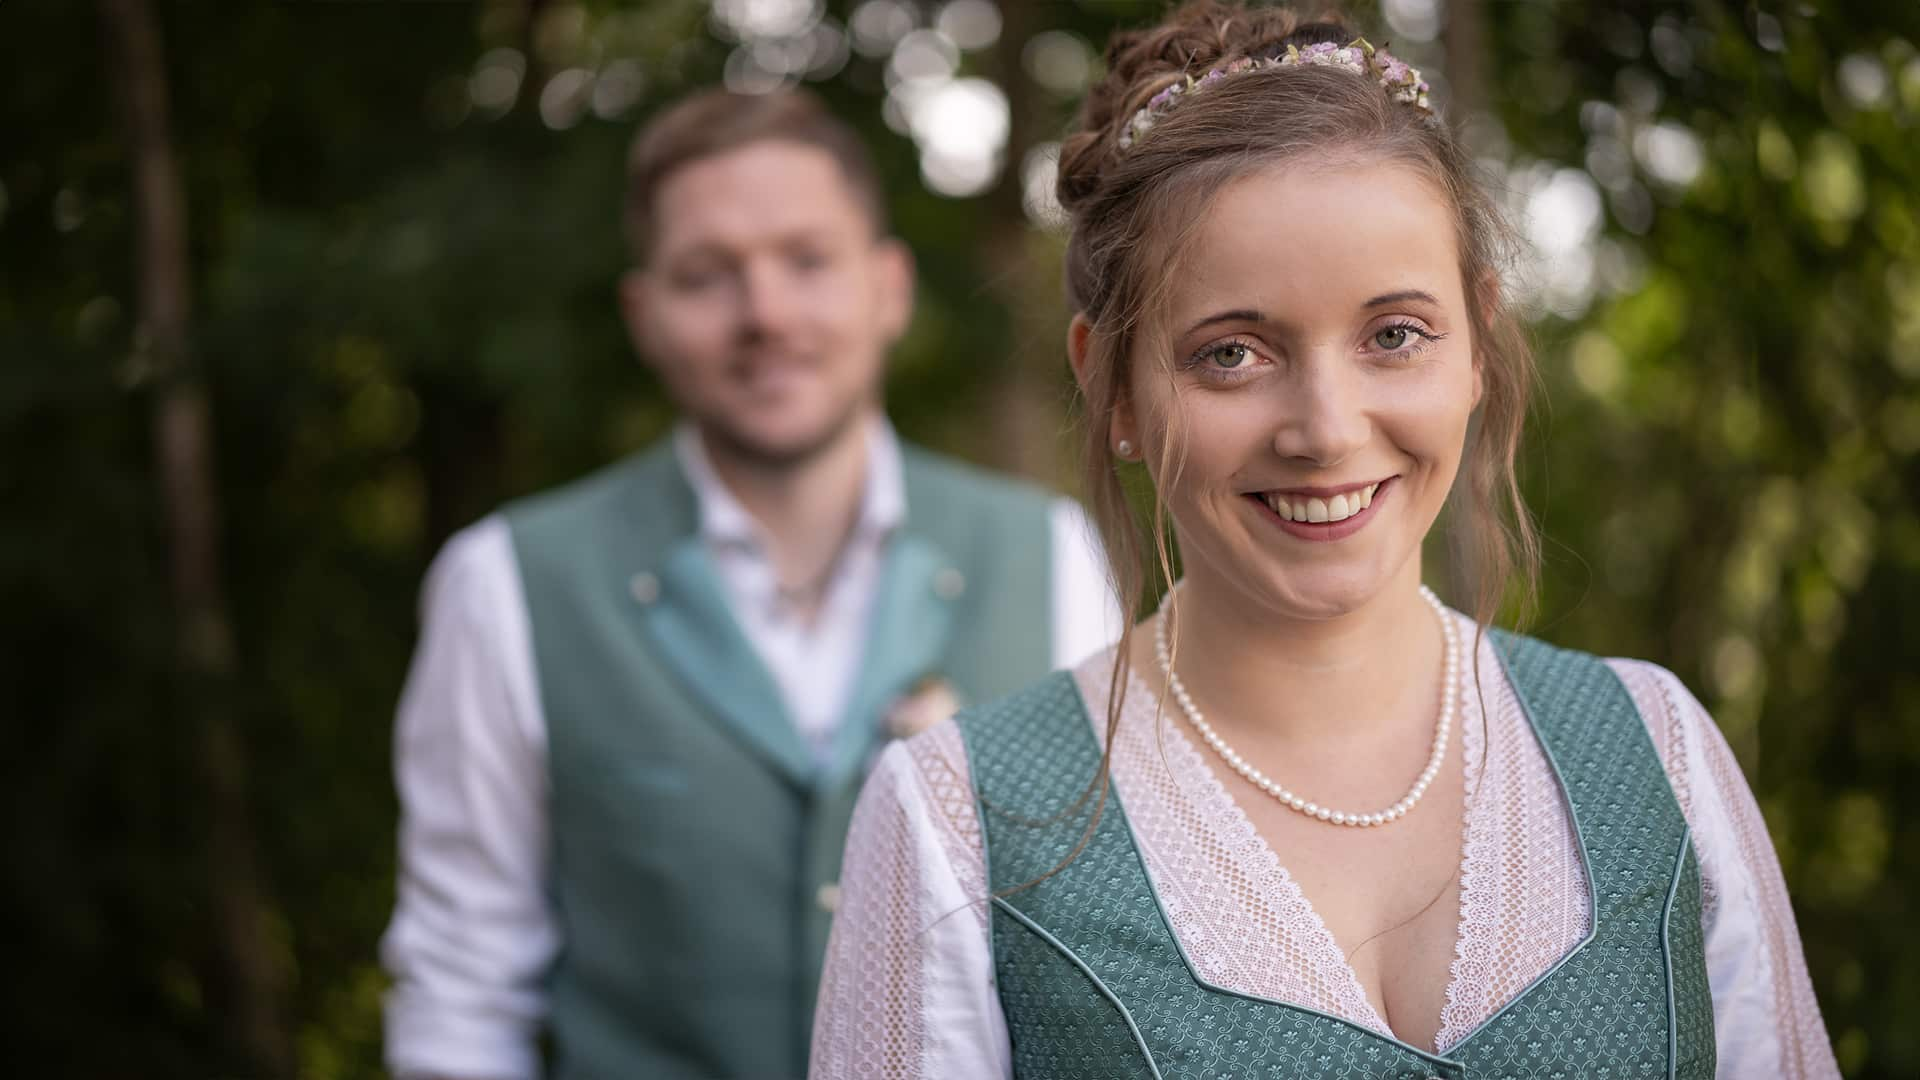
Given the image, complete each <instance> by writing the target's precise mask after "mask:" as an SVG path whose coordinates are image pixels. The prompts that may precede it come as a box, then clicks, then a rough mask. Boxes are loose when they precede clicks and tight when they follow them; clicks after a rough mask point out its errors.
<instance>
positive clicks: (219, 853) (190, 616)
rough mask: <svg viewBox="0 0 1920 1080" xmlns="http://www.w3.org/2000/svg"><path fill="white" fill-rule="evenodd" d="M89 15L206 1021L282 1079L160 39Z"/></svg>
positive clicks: (278, 983) (284, 1071)
mask: <svg viewBox="0 0 1920 1080" xmlns="http://www.w3.org/2000/svg"><path fill="white" fill-rule="evenodd" d="M100 14H101V18H102V22H103V24H104V29H105V31H106V36H107V39H108V41H107V44H108V55H109V57H110V58H111V63H112V67H113V71H114V73H115V76H116V77H117V79H118V82H119V91H120V98H121V106H122V109H123V119H124V123H125V126H126V130H125V136H126V142H127V147H128V156H129V161H130V164H131V167H132V173H133V176H132V195H133V208H134V227H135V229H136V236H137V248H136V263H135V268H134V271H135V272H134V282H135V288H136V290H137V292H138V297H137V301H136V303H137V310H138V314H139V319H138V329H137V331H136V337H135V343H134V347H135V348H136V349H137V350H139V351H141V352H142V353H144V356H143V357H142V359H143V360H144V363H143V364H141V365H139V367H140V368H141V369H142V370H144V371H146V372H148V373H149V374H150V377H151V382H152V385H153V387H154V398H153V404H154V429H153V432H154V433H153V438H154V458H155V465H156V469H157V474H158V475H157V480H158V485H159V489H160V504H161V509H162V512H163V513H164V514H165V515H166V521H165V536H166V541H167V546H168V549H169V552H168V554H169V570H170V576H171V578H172V587H173V602H174V606H175V618H176V620H177V635H176V641H175V644H176V659H175V663H176V672H177V679H178V685H179V695H178V698H177V702H178V703H179V704H180V705H181V706H183V707H184V708H183V712H184V714H185V715H186V716H188V717H190V718H191V719H190V721H189V722H190V723H191V724H192V725H193V733H192V736H191V737H193V738H194V739H195V740H196V741H197V743H198V753H199V757H200V761H201V769H202V776H201V780H202V782H203V783H204V785H205V791H206V796H205V797H206V807H207V828H208V835H207V837H206V864H207V865H206V873H207V887H208V890H209V894H210V897H211V907H210V912H211V914H212V916H213V918H214V920H215V926H214V927H213V928H212V934H213V952H214V955H215V957H216V958H217V959H216V965H217V970H216V971H215V972H214V973H213V979H212V980H211V981H213V982H215V983H216V984H218V986H219V987H220V989H221V990H222V991H223V993H222V995H221V996H222V997H224V998H226V999H227V1000H225V1001H221V1002H218V1003H217V1005H216V1008H215V1010H214V1011H215V1013H216V1015H218V1016H219V1017H220V1018H221V1020H222V1021H224V1023H225V1025H226V1031H225V1033H224V1034H225V1036H226V1037H227V1038H228V1040H229V1041H230V1043H231V1045H232V1048H233V1049H234V1051H235V1052H236V1053H238V1054H239V1055H242V1057H243V1058H244V1061H245V1063H246V1067H247V1070H248V1072H249V1073H250V1074H251V1075H256V1076H270V1077H280V1076H287V1075H290V1074H291V1060H292V1058H291V1044H290V1040H289V1038H288V1033H287V1027H286V1023H285V1020H284V1000H285V985H284V983H285V980H284V976H283V972H282V970H281V966H280V964H279V963H278V962H277V961H276V959H275V955H274V950H272V949H271V948H269V947H268V945H267V934H266V927H265V920H264V918H263V908H264V905H263V901H262V889H261V885H260V880H259V872H258V869H257V867H256V855H255V848H254V838H253V829H252V823H251V821H250V819H249V817H248V814H247V808H246V790H245V780H246V755H245V753H244V749H243V747H242V744H241V739H240V734H239V732H238V731H237V730H236V729H235V726H234V722H233V713H232V710H231V708H230V702H231V688H232V684H233V674H234V643H233V629H232V624H231V622H230V620H229V618H228V614H227V606H226V599H225V597H224V595H223V594H222V590H221V583H220V552H219V527H220V510H219V501H218V493H217V490H216V487H215V483H214V475H213V461H212V450H211V441H212V440H211V435H210V432H211V427H212V419H211V413H212V410H211V407H210V405H209V402H208V399H207V393H206V389H205V387H204V386H203V384H202V383H201V380H200V377H199V373H198V371H197V370H196V369H195V366H194V364H193V361H192V356H191V354H190V351H189V344H188V342H189V333H188V327H189V324H190V317H191V316H190V312H191V307H192V305H191V299H190V280H189V272H188V254H187V221H186V199H185V196H184V193H183V191H182V189H181V182H180V172H179V167H178V164H177V162H176V160H175V156H174V150H173V142H172V135H171V132H170V131H169V121H168V115H167V98H168V94H167V78H166V66H165V62H164V60H163V54H162V45H161V40H160V28H159V25H158V23H157V21H156V20H155V18H154V13H153V9H152V7H151V6H150V4H149V2H148V0H101V3H100Z"/></svg>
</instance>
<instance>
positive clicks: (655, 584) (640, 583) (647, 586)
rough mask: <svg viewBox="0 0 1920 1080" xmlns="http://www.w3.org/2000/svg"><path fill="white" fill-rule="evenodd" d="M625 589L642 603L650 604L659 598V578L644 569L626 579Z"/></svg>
mask: <svg viewBox="0 0 1920 1080" xmlns="http://www.w3.org/2000/svg"><path fill="white" fill-rule="evenodd" d="M627 591H628V592H630V593H632V594H633V598H634V599H635V600H638V601H639V602H640V603H642V604H651V603H653V602H654V601H655V600H658V599H660V579H659V578H657V577H654V576H653V575H652V574H649V573H647V572H645V571H641V572H640V573H638V574H635V575H633V576H632V577H630V578H628V579H627Z"/></svg>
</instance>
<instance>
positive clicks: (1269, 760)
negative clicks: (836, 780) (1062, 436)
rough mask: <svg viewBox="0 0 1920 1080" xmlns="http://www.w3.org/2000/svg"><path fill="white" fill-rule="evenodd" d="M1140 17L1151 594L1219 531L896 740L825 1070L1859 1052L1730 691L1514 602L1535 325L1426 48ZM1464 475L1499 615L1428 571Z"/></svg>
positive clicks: (1131, 123) (1134, 273) (1136, 202)
mask: <svg viewBox="0 0 1920 1080" xmlns="http://www.w3.org/2000/svg"><path fill="white" fill-rule="evenodd" d="M1108 60H1109V63H1108V72H1107V75H1106V77H1105V79H1104V80H1103V81H1102V83H1101V84H1100V85H1099V86H1097V87H1095V88H1094V90H1093V91H1092V92H1091V94H1090V96H1089V98H1088V101H1087V103H1086V106H1085V108H1084V110H1083V113H1082V116H1081V119H1080V123H1079V129H1078V130H1077V132H1076V133H1075V134H1074V135H1073V136H1072V137H1071V138H1070V139H1069V140H1068V141H1067V143H1066V144H1065V146H1064V148H1063V151H1062V154H1061V176H1060V195H1061V201H1062V203H1063V204H1064V205H1065V206H1066V207H1067V209H1068V210H1069V212H1070V213H1071V214H1072V219H1073V232H1072V238H1071V242H1070V245H1069V248H1068V281H1069V291H1070V299H1071V301H1072V303H1073V304H1074V306H1075V307H1076V309H1077V314H1076V316H1075V318H1074V321H1073V327H1072V330H1071V332H1070V335H1069V343H1068V344H1069V353H1070V357H1071V360H1072V363H1073V368H1074V372H1075V375H1076V377H1077V378H1078V381H1079V384H1080V387H1081V389H1082V392H1083V396H1084V401H1085V407H1086V413H1087V417H1088V419H1089V421H1090V422H1089V424H1088V428H1089V444H1088V451H1089V452H1088V455H1087V456H1088V460H1089V463H1090V469H1089V484H1090V489H1091V491H1092V493H1093V496H1094V503H1095V510H1096V514H1097V516H1098V517H1099V519H1100V520H1101V523H1102V530H1103V533H1104V536H1105V539H1106V541H1107V545H1108V550H1109V551H1110V552H1111V554H1112V556H1113V563H1114V568H1115V573H1116V578H1117V579H1118V580H1119V581H1120V583H1121V591H1122V594H1123V602H1125V603H1127V604H1128V605H1129V606H1130V609H1131V610H1138V602H1139V599H1140V596H1141V593H1142V590H1143V587H1144V583H1143V581H1142V580H1141V576H1142V575H1141V574H1140V572H1139V571H1138V570H1137V569H1135V568H1137V567H1139V566H1141V565H1143V564H1145V563H1146V562H1147V561H1148V559H1147V558H1146V557H1145V556H1146V555H1147V554H1148V551H1149V550H1151V551H1152V552H1153V553H1154V555H1155V557H1154V558H1153V559H1152V561H1153V563H1154V564H1155V565H1157V566H1158V567H1159V569H1160V570H1161V572H1162V573H1163V574H1164V575H1165V577H1166V579H1168V580H1171V578H1172V576H1173V575H1172V570H1171V566H1172V559H1171V557H1170V554H1169V550H1168V548H1169V545H1168V544H1167V543H1166V541H1165V540H1164V539H1163V538H1164V537H1165V536H1166V535H1167V534H1168V533H1169V532H1170V533H1171V535H1172V537H1173V539H1174V541H1175V542H1176V543H1177V548H1178V552H1179V557H1180V563H1181V566H1182V569H1183V573H1182V576H1181V579H1180V580H1179V582H1178V583H1177V585H1175V586H1174V587H1173V588H1172V589H1171V590H1170V592H1169V593H1168V595H1167V600H1166V602H1165V603H1164V604H1163V605H1162V607H1161V610H1160V612H1159V613H1158V614H1157V615H1156V616H1155V617H1153V618H1151V619H1148V620H1146V621H1145V622H1143V623H1141V624H1140V625H1139V626H1138V627H1136V628H1134V629H1133V630H1132V631H1130V632H1129V633H1127V634H1126V635H1125V636H1123V638H1122V639H1121V641H1120V642H1119V644H1118V645H1117V646H1116V647H1115V648H1114V649H1113V650H1110V651H1109V652H1107V653H1106V654H1105V655H1103V656H1098V657H1095V658H1094V659H1092V660H1090V661H1088V662H1087V663H1086V664H1084V665H1083V666H1082V667H1080V668H1079V669H1078V670H1076V671H1074V672H1071V673H1056V674H1055V675H1054V676H1053V677H1051V678H1050V679H1049V680H1047V681H1044V682H1042V683H1041V684H1039V685H1037V686H1036V687H1034V688H1032V689H1030V690H1028V691H1026V692H1023V693H1022V694H1019V695H1016V696H1015V697H1013V698H1011V699H1008V700H1006V701H1003V702H1000V703H996V704H994V705H990V706H987V707H985V708H982V709H979V710H975V711H973V712H971V713H968V714H964V715H963V716H962V717H960V718H959V720H958V722H957V723H949V724H946V725H943V726H941V727H938V728H935V729H933V730H932V731H930V732H928V733H926V734H925V735H923V736H920V737H918V738H916V739H914V740H912V741H910V742H908V743H906V744H904V745H901V746H897V747H895V748H893V749H891V750H890V751H889V752H888V754H887V755H886V756H885V757H884V758H883V760H882V761H881V763H880V765H879V767H878V769H877V770H876V772H875V774H874V776H873V778H872V780H871V781H870V782H869V785H868V787H867V790H866V792H865V794H864V795H863V797H862V802H861V806H860V808H859V810H858V811H857V812H856V815H855V818H854V826H853V831H852V834H851V837H850V839H849V842H848V852H847V864H846V869H845V872H844V876H843V880H842V892H841V908H840V912H839V915H838V921H837V924H836V926H835V928H834V938H833V941H832V943H831V945H830V946H829V955H828V962H827V972H826V977H825V980H824V983H823V986H822V990H821V1002H820V1009H819V1012H818V1014H817V1016H816V1024H815V1040H814V1043H815V1045H814V1057H813V1070H814V1075H816V1076H833V1077H837V1076H853V1075H861V1076H865V1075H887V1076H926V1077H973V1076H1008V1075H1019V1076H1035V1077H1039V1076H1045V1077H1100V1078H1106V1077H1120V1076H1196V1077H1197V1076H1235V1077H1238V1076H1263V1077H1264V1076H1270V1075H1271V1076H1286V1077H1294V1076H1308V1077H1362V1076H1364V1077H1375V1076H1394V1077H1399V1076H1446V1077H1455V1076H1482V1075H1485V1076H1508V1075H1511V1076H1582V1077H1585V1076H1595V1075H1612V1076H1643V1075H1648V1076H1682V1077H1706V1076H1712V1075H1715V1072H1716V1061H1717V1069H1718V1073H1719V1075H1722V1076H1740V1077H1758V1076H1768V1077H1772V1076H1834V1075H1837V1070H1836V1068H1835V1066H1834V1062H1833V1058H1832V1054H1831V1050H1830V1049H1829V1046H1828V1042H1827V1038H1826V1033H1825V1030H1824V1028H1823V1027H1822V1024H1821V1020H1820V1015H1819V1010H1818V1006H1817V1005H1816V1004H1815V1002H1814V999H1813V995H1812V991H1811V988H1810V986H1809V983H1808V979H1807V975H1806V970H1805V963H1804V960H1803V958H1802V955H1801V948H1800V943H1799V939H1798V934H1797V931H1796V930H1795V927H1794V923H1793V915H1792V910H1791V908H1790V907H1789V906H1788V903H1787V898H1786V894H1785V890H1784V887H1783V885H1782V882H1781V877H1780V871H1779V867H1778V864H1777V862H1776V861H1775V858H1774V855H1773V853H1772V850H1771V848H1770V846H1769V844H1768V841H1767V837H1766V832H1765V826H1764V823H1763V822H1762V820H1761V818H1760V815H1759V813H1758V811H1757V809H1756V807H1755V805H1754V801H1753V798H1752V795H1751V794H1750V793H1749V792H1748V790H1747V788H1746V786H1745V784H1744V782H1743V781H1742V779H1741V776H1740V772H1739V770H1738V768H1737V766H1736V765H1735V763H1734V761H1733V759H1732V756H1731V755H1730V753H1729V752H1728V749H1727V747H1726V744H1725V742H1724V741H1723V740H1722V739H1721V737H1720V735H1719V733H1718V732H1717V730H1716V729H1715V727H1714V725H1713V724H1712V722H1711V721H1710V720H1709V719H1708V718H1707V716H1706V715H1705V714H1704V713H1703V711H1702V710H1701V708H1700V706H1699V704H1698V703H1697V702H1695V701H1694V699H1693V698H1692V696H1691V695H1689V694H1688V693H1687V691H1686V689H1685V688H1684V687H1682V686H1681V685H1680V683H1679V682H1678V681H1677V680H1675V678H1674V677H1673V676H1672V675H1671V674H1669V673H1668V672H1666V671H1664V670H1663V669H1661V668H1658V667H1655V666H1653V665H1651V664H1647V663H1642V662H1636V661H1625V660H1608V661H1600V660H1596V659H1594V658H1591V657H1587V656H1584V655H1581V654H1575V653H1568V652H1563V651H1560V650H1557V649H1553V648H1551V647H1549V646H1546V645H1543V644H1541V643H1539V642H1534V641H1530V640H1528V639H1525V638H1520V637H1517V636H1511V635H1504V634H1501V633H1498V632H1488V631H1487V630H1486V627H1487V625H1488V622H1489V620H1490V619H1491V617H1492V614H1493V612H1494V610H1495V608H1496V606H1497V605H1498V603H1499V602H1500V600H1501V598H1502V592H1503V586H1504V584H1505V583H1506V582H1508V581H1509V580H1512V579H1516V578H1517V579H1520V580H1523V581H1525V580H1531V575H1532V570H1533V564H1534V562H1535V559H1536V555H1535V547H1536V545H1535V541H1534V537H1533V534H1532V532H1531V531H1530V528H1529V526H1528V524H1527V517H1526V514H1525V510H1524V507H1523V506H1522V505H1521V503H1520V498H1519V494H1518V491H1517V488H1516V486H1515V480H1514V454H1515V450H1516V448H1517V446H1518V444H1519V439H1520V433H1521V423H1522V418H1523V416H1524V414H1525V412H1526V393H1527V387H1528V384H1529V381H1530V378H1531V373H1530V364H1531V359H1530V357H1529V356H1528V353H1527V351H1526V347H1525V344H1524V339H1523V338H1522V336H1521V334H1520V333H1519V331H1518V329H1517V327H1516V324H1515V322H1514V319H1513V316H1512V315H1511V313H1509V312H1508V310H1507V309H1506V307H1505V306H1504V304H1503V302H1502V299H1501V291H1500V277H1499V269H1500V266H1501V265H1502V260H1501V258H1500V255H1501V252H1502V250H1503V237H1504V234H1503V232H1502V231H1501V226H1500V222H1499V218H1498V215H1497V212H1496V210H1495V207H1494V205H1493V203H1492V202H1491V200H1490V199H1489V198H1488V196H1487V194H1486V193H1485V191H1484V190H1483V189H1482V188H1481V187H1480V186H1479V185H1478V184H1477V183H1476V181H1475V179H1474V177H1473V175H1472V171H1471V167H1470V165H1469V163H1468V159H1467V156H1466V154H1465V152H1464V150H1463V149H1462V148H1461V147H1460V145H1459V144H1458V143H1457V142H1456V141H1455V139H1454V138H1453V137H1452V136H1451V135H1450V134H1449V132H1448V130H1447V128H1446V127H1445V126H1444V125H1443V124H1441V123H1439V122H1437V121H1436V120H1435V119H1434V118H1433V116H1432V115H1431V114H1430V112H1429V111H1428V108H1427V103H1426V94H1425V85H1424V83H1422V82H1421V81H1420V78H1419V75H1418V73H1417V72H1414V71H1413V70H1412V69H1410V68H1408V67H1407V66H1406V65H1405V64H1402V63H1400V62H1399V61H1397V60H1395V59H1393V58H1392V57H1391V56H1390V55H1388V54H1387V53H1386V52H1385V51H1384V50H1379V51H1376V50H1374V49H1373V48H1372V47H1371V46H1370V45H1367V44H1366V43H1365V42H1363V41H1358V40H1357V36H1356V35H1355V34H1354V33H1353V32H1352V31H1351V30H1350V29H1348V28H1347V27H1345V26H1342V25H1339V24H1337V23H1329V22H1312V23H1302V22H1301V21H1300V20H1299V19H1297V18H1296V17H1295V16H1294V15H1292V14H1291V13H1288V12H1285V11H1278V10H1271V9H1262V10H1258V11H1254V10H1246V9H1243V8H1240V7H1237V6H1230V5H1222V4H1216V3H1200V4H1194V5H1190V6H1188V7H1186V8H1183V9H1181V10H1180V11H1178V12H1177V13H1175V14H1173V15H1172V16H1170V17H1169V18H1168V19H1167V21H1166V22H1165V23H1163V24H1162V25H1160V26H1158V27H1155V28H1153V29H1150V30H1147V31H1144V32H1140V33H1132V34H1125V35H1121V36H1119V37H1117V38H1116V39H1115V41H1114V43H1113V44H1112V46H1111V48H1110V49H1109V52H1108ZM1476 414H1477V415H1476ZM1124 461H1141V462H1143V463H1144V464H1145V467H1146V470H1147V473H1148V475H1149V476H1150V477H1151V479H1152V483H1153V490H1154V492H1155V495H1156V499H1155V510H1154V513H1153V515H1152V519H1151V521H1150V522H1149V523H1148V527H1147V528H1145V529H1142V528H1140V526H1139V523H1138V522H1136V520H1135V519H1134V517H1133V515H1131V514H1130V513H1129V511H1128V509H1127V504H1126V502H1125V500H1124V498H1123V495H1122V491H1121V488H1120V485H1119V482H1118V480H1117V478H1116V476H1115V471H1116V469H1117V468H1118V463H1119V462H1124ZM1450 494H1451V495H1452V497H1453V499H1454V505H1453V507H1452V509H1451V512H1450V514H1449V531H1450V532H1451V533H1452V536H1451V539H1452V540H1453V541H1454V542H1455V544H1456V547H1457V549H1459V550H1463V551H1465V552H1467V553H1469V554H1470V556H1471V558H1470V559H1469V560H1468V562H1469V569H1470V570H1471V571H1472V572H1473V574H1474V576H1475V577H1476V578H1477V580H1478V581H1479V582H1481V583H1482V585H1481V588H1480V590H1479V593H1478V596H1477V597H1476V601H1475V605H1474V608H1475V610H1474V614H1473V615H1472V616H1468V615H1464V614H1461V613H1458V612H1455V611H1452V610H1450V609H1447V608H1445V607H1443V606H1442V605H1441V604H1440V602H1439V601H1438V600H1437V599H1435V598H1434V597H1433V596H1432V594H1431V593H1428V592H1427V591H1426V590H1425V589H1424V587H1423V586H1422V585H1421V568H1422V564H1421V551H1422V548H1423V546H1424V542H1425V541H1426V540H1427V538H1428V535H1429V533H1430V531H1431V530H1432V528H1433V526H1434V524H1435V522H1436V520H1437V519H1438V518H1439V515H1440V512H1441V509H1442V507H1443V505H1444V504H1445V503H1446V502H1447V500H1448V498H1449V495H1450ZM1148 538H1154V539H1152V540H1149V539H1148Z"/></svg>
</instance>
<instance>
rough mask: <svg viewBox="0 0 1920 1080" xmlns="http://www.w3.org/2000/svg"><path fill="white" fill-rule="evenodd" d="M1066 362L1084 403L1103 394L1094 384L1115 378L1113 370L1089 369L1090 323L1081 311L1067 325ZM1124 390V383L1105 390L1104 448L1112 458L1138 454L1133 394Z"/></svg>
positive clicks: (1138, 439)
mask: <svg viewBox="0 0 1920 1080" xmlns="http://www.w3.org/2000/svg"><path fill="white" fill-rule="evenodd" d="M1067 363H1068V364H1069V365H1070V366H1071V367H1072V368H1073V379H1074V381H1075V382H1077V383H1079V384H1080V396H1081V398H1082V399H1083V400H1085V401H1088V402H1093V403H1097V402H1099V401H1100V400H1101V399H1102V397H1103V396H1104V395H1102V393H1101V392H1100V391H1101V390H1102V389H1103V387H1101V386H1100V385H1098V384H1099V381H1100V379H1101V378H1102V377H1104V378H1108V379H1112V378H1117V377H1118V375H1117V373H1116V372H1111V371H1107V372H1098V371H1095V370H1094V369H1093V323H1092V321H1090V320H1089V319H1088V318H1087V313H1086V312H1084V311H1081V312H1076V313H1075V314H1074V316H1073V322H1072V323H1071V324H1069V325H1068V326H1067ZM1127 391H1128V388H1127V386H1126V385H1125V384H1124V383H1123V384H1121V385H1118V386H1115V387H1113V388H1112V389H1111V390H1110V391H1109V393H1110V395H1111V400H1112V401H1113V412H1112V413H1111V414H1110V415H1109V416H1108V417H1107V448H1108V449H1109V450H1111V451H1112V452H1113V454H1114V456H1116V457H1119V458H1121V459H1123V460H1127V461H1134V460H1138V459H1139V457H1140V432H1139V426H1138V425H1137V424H1135V423H1134V417H1133V395H1132V394H1130V393H1128V392H1127Z"/></svg>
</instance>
